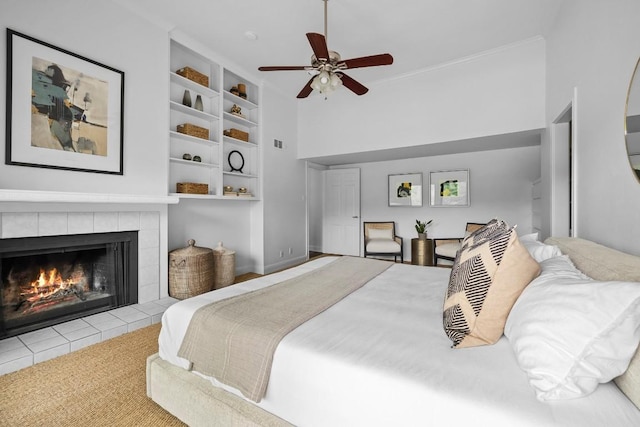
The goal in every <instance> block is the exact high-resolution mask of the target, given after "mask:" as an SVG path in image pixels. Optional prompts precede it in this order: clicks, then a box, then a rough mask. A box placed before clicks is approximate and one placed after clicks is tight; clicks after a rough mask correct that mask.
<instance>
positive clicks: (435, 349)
mask: <svg viewBox="0 0 640 427" xmlns="http://www.w3.org/2000/svg"><path fill="white" fill-rule="evenodd" d="M334 259H335V258H332V257H325V258H319V259H317V260H314V261H311V262H309V263H306V264H303V265H301V266H299V267H296V268H293V269H289V270H285V271H283V272H281V273H276V274H272V275H268V276H264V277H261V278H259V279H254V280H251V281H248V282H243V283H240V284H237V285H233V286H230V287H226V288H222V289H219V290H216V291H213V292H209V293H206V294H203V295H199V296H197V297H194V298H190V299H187V300H184V301H181V302H179V303H176V304H174V305H173V306H171V307H170V308H169V309H168V310H167V311H166V312H165V314H164V316H163V318H162V330H161V332H160V337H159V344H160V351H159V353H160V357H161V358H163V359H165V360H167V361H169V362H171V363H173V364H175V365H178V366H181V367H183V368H186V367H187V366H188V362H187V361H186V360H184V359H181V358H179V357H178V356H177V353H178V349H179V348H180V344H181V342H182V338H183V337H184V334H185V332H186V329H187V326H188V324H189V321H190V319H191V316H192V314H193V312H194V311H195V310H196V309H197V308H199V307H201V306H202V305H204V304H207V303H209V302H212V301H215V300H219V299H222V298H228V297H230V296H233V295H237V294H240V293H243V292H247V291H250V290H253V289H257V288H260V287H264V286H268V285H270V284H273V283H277V282H278V281H281V280H285V279H288V278H290V277H293V276H295V275H297V274H301V273H303V272H306V271H309V270H310V269H313V268H317V267H319V266H322V265H325V264H327V263H329V262H332V261H333V260H334ZM449 273H450V270H448V269H444V268H433V267H421V266H414V265H407V264H394V265H393V266H392V267H391V268H389V269H388V270H386V271H385V272H384V273H382V274H381V275H380V276H378V277H376V278H375V279H374V280H372V281H371V282H369V283H368V284H366V285H365V286H364V287H363V288H361V289H359V290H358V291H356V292H354V293H353V294H351V295H350V296H349V297H347V298H345V299H344V300H342V301H341V302H339V303H338V304H336V305H334V306H333V307H331V308H330V309H328V310H327V311H325V312H324V313H322V314H320V315H318V316H317V317H315V318H313V319H311V320H310V321H308V322H307V323H305V324H304V325H302V326H300V327H299V328H297V329H296V330H294V331H293V332H291V333H290V334H289V335H287V336H286V337H285V338H284V339H283V341H282V342H281V343H280V345H279V346H278V348H277V350H276V353H275V355H274V361H273V368H272V372H271V378H270V381H269V385H268V388H267V393H266V395H265V398H264V399H263V400H262V401H261V402H260V403H259V404H257V405H258V406H260V407H262V408H264V409H266V410H267V411H269V412H271V413H273V414H276V415H278V416H279V417H281V418H284V419H286V420H287V421H289V422H291V423H293V424H295V425H299V426H346V425H349V426H358V425H366V426H375V425H380V426H383V425H384V426H389V425H403V426H411V425H420V426H425V425H444V424H449V425H462V424H463V423H467V422H468V423H472V424H473V425H488V424H489V423H491V424H494V423H505V425H506V423H509V424H510V425H518V426H524V425H532V426H533V425H535V426H541V425H544V426H549V425H557V426H604V425H615V426H638V425H640V411H638V409H637V408H636V407H635V406H634V405H633V404H632V403H631V401H629V400H628V399H627V398H626V397H625V396H624V395H623V394H622V393H621V392H620V390H619V389H618V388H617V387H616V386H615V385H614V384H613V383H607V384H602V385H600V386H599V387H598V388H597V390H596V391H595V392H594V393H593V394H591V395H589V396H587V397H584V398H580V399H574V400H565V401H554V402H546V403H542V402H540V401H538V400H537V399H536V397H535V393H534V391H533V389H532V388H531V387H530V386H529V383H528V381H527V378H526V375H525V373H524V372H523V371H522V370H521V369H520V367H519V366H518V364H517V362H516V359H515V357H514V354H513V351H512V349H511V347H510V346H509V343H508V342H507V341H506V338H504V337H503V338H502V339H501V340H500V341H498V343H496V344H495V345H493V346H484V347H473V348H465V349H457V350H454V349H451V341H450V340H449V339H448V338H447V336H446V335H445V333H444V330H443V327H442V304H443V298H444V293H445V289H446V286H447V283H448V278H449ZM212 382H213V383H214V384H217V382H216V381H215V380H212ZM224 388H226V389H227V390H229V388H228V387H224ZM229 391H232V392H235V391H234V390H229ZM235 394H237V395H239V396H240V393H238V392H235ZM498 425H501V424H498Z"/></svg>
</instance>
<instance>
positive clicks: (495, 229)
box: [461, 218, 509, 246]
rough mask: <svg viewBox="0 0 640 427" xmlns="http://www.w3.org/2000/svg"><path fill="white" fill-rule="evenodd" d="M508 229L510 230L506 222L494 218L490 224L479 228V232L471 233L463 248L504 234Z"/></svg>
mask: <svg viewBox="0 0 640 427" xmlns="http://www.w3.org/2000/svg"><path fill="white" fill-rule="evenodd" d="M508 229H509V224H507V223H506V222H504V221H502V220H500V219H497V218H494V219H492V220H491V221H489V222H488V223H486V224H485V225H484V226H482V227H480V228H478V229H477V230H475V231H473V232H471V233H470V234H469V235H468V236H466V237H465V238H464V239H463V241H462V245H461V246H469V245H473V244H474V242H476V243H477V242H481V241H484V240H485V239H487V238H490V237H491V235H493V234H495V233H499V232H502V231H506V230H508Z"/></svg>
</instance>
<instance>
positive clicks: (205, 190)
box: [176, 182, 209, 194]
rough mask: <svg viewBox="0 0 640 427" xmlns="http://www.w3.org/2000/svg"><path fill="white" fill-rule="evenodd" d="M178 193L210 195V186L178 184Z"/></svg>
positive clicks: (193, 183) (189, 183)
mask: <svg viewBox="0 0 640 427" xmlns="http://www.w3.org/2000/svg"><path fill="white" fill-rule="evenodd" d="M176 192H178V193H187V194H209V184H199V183H197V182H178V183H177V184H176Z"/></svg>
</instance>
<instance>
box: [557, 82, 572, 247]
mask: <svg viewBox="0 0 640 427" xmlns="http://www.w3.org/2000/svg"><path fill="white" fill-rule="evenodd" d="M574 103H575V95H574V99H573V100H572V102H571V103H570V104H569V105H568V106H567V107H566V108H565V109H564V110H563V111H562V112H561V113H560V114H559V115H558V117H557V118H556V119H555V120H554V121H553V124H552V141H551V235H552V236H571V237H575V236H576V193H575V172H576V171H575V151H576V150H575V149H576V138H575V136H576V132H575V117H574V114H575V109H574Z"/></svg>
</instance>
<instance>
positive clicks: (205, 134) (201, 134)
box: [176, 123, 209, 139]
mask: <svg viewBox="0 0 640 427" xmlns="http://www.w3.org/2000/svg"><path fill="white" fill-rule="evenodd" d="M176 130H177V131H178V132H179V133H184V134H186V135H191V136H195V137H197V138H202V139H209V129H207V128H203V127H200V126H196V125H192V124H191V123H185V124H182V125H178V126H177V128H176Z"/></svg>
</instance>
